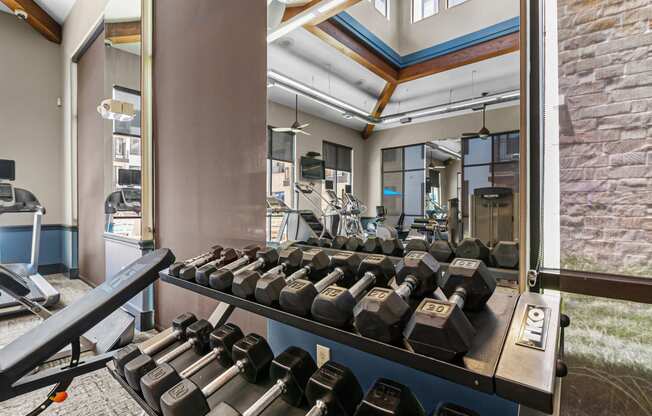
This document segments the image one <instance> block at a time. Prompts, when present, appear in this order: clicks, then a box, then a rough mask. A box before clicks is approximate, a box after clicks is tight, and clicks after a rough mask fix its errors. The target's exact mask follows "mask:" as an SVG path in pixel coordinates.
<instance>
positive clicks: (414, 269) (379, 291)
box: [354, 251, 439, 344]
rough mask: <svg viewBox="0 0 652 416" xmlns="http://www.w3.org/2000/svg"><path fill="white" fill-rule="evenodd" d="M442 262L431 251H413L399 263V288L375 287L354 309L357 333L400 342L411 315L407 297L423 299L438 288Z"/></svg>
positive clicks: (381, 339)
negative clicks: (440, 263)
mask: <svg viewBox="0 0 652 416" xmlns="http://www.w3.org/2000/svg"><path fill="white" fill-rule="evenodd" d="M438 278H439V263H437V260H435V259H434V257H432V255H430V253H424V252H417V251H413V252H410V253H408V255H407V256H405V257H404V258H403V259H402V260H401V261H400V262H399V263H398V265H397V266H396V283H397V284H398V285H399V286H398V288H397V289H396V290H391V289H385V288H379V287H375V288H373V289H371V290H370V291H369V292H368V293H367V294H366V295H365V297H364V298H362V300H360V302H358V304H357V305H356V306H355V308H354V316H355V327H356V329H357V330H358V332H359V333H360V334H361V335H363V336H365V337H368V338H373V339H376V340H378V341H382V342H385V343H388V344H391V343H394V342H396V341H398V339H399V338H400V337H401V335H402V329H403V325H404V324H405V323H406V321H407V320H408V319H409V317H410V305H409V303H408V300H409V299H410V298H411V297H413V298H422V297H424V296H427V295H429V294H430V293H432V291H433V290H435V288H436V287H437V279H438Z"/></svg>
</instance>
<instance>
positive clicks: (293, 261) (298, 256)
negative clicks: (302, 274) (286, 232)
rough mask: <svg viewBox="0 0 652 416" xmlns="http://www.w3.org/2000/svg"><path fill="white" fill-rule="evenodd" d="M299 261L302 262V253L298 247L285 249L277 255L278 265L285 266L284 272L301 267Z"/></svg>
mask: <svg viewBox="0 0 652 416" xmlns="http://www.w3.org/2000/svg"><path fill="white" fill-rule="evenodd" d="M301 260H303V251H302V250H301V249H300V248H298V247H290V248H286V249H283V250H281V251H279V253H278V263H279V264H283V265H285V268H286V270H287V269H290V270H292V269H296V268H297V267H299V266H301Z"/></svg>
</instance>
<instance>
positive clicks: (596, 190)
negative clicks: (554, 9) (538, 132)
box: [558, 0, 652, 276]
mask: <svg viewBox="0 0 652 416" xmlns="http://www.w3.org/2000/svg"><path fill="white" fill-rule="evenodd" d="M558 30H559V32H558V36H559V94H560V96H561V97H560V98H561V99H563V101H560V103H561V104H563V105H561V106H560V129H561V134H560V146H559V147H560V149H559V152H560V168H561V172H560V187H561V189H560V192H561V195H560V198H561V207H560V214H561V245H562V247H561V255H562V260H561V261H562V267H570V268H575V269H578V268H579V269H586V270H592V271H604V272H616V273H632V274H642V275H648V276H649V275H650V274H652V0H558Z"/></svg>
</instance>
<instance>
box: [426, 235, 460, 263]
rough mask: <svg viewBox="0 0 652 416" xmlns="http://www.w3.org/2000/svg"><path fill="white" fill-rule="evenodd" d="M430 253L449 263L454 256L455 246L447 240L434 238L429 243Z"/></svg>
mask: <svg viewBox="0 0 652 416" xmlns="http://www.w3.org/2000/svg"><path fill="white" fill-rule="evenodd" d="M430 254H432V256H433V257H434V258H435V260H437V261H438V262H441V263H450V262H451V260H453V258H455V248H454V247H453V245H452V244H451V243H450V242H448V241H447V240H435V241H433V242H432V244H430Z"/></svg>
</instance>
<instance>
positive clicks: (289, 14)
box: [281, 0, 322, 22]
mask: <svg viewBox="0 0 652 416" xmlns="http://www.w3.org/2000/svg"><path fill="white" fill-rule="evenodd" d="M321 1H322V0H312V1H310V2H308V3H306V4H304V5H303V6H297V7H286V8H285V13H283V18H282V19H281V22H287V21H288V20H290V19H292V18H293V17H294V16H296V15H298V14H300V13H303V12H305V11H306V10H308V9H309V8H311V7H312V6H315V5H317V3H319V2H321Z"/></svg>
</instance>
